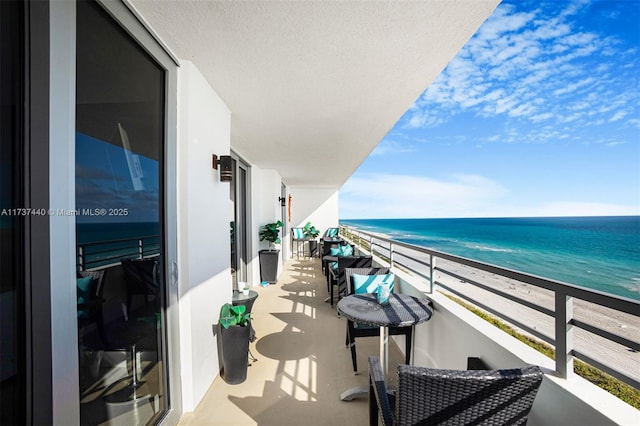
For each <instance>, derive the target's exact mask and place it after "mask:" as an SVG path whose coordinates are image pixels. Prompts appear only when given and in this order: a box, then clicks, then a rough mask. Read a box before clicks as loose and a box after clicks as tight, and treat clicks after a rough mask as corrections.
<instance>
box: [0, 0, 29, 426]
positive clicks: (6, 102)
mask: <svg viewBox="0 0 640 426" xmlns="http://www.w3.org/2000/svg"><path fill="white" fill-rule="evenodd" d="M23 8H24V4H23V3H22V2H18V1H0V47H1V50H0V54H1V56H0V330H1V331H0V425H11V424H23V423H25V422H26V416H25V415H26V371H25V358H26V356H25V339H26V335H25V323H24V310H23V307H24V290H25V289H24V276H23V270H24V260H23V257H22V253H23V251H24V244H23V241H24V240H23V235H24V234H23V225H24V218H23V216H22V214H21V213H22V212H21V210H20V208H21V207H23V206H24V202H23V197H22V191H23V189H24V185H23V179H22V173H23V170H22V167H21V164H22V152H23V146H24V135H23V126H24V117H23V102H24V96H23V90H22V88H23V86H24V84H23V74H24V60H23V57H24V48H23V46H24V38H23V34H24V27H23V22H24V14H23Z"/></svg>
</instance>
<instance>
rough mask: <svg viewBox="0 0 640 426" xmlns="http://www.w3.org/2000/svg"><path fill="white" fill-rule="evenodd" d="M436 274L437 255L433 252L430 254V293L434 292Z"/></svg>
mask: <svg viewBox="0 0 640 426" xmlns="http://www.w3.org/2000/svg"><path fill="white" fill-rule="evenodd" d="M435 274H436V257H435V256H434V255H432V254H430V255H429V293H433V283H434V281H435V280H436V279H435Z"/></svg>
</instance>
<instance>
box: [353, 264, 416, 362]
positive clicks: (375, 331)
mask: <svg viewBox="0 0 640 426" xmlns="http://www.w3.org/2000/svg"><path fill="white" fill-rule="evenodd" d="M344 271H345V279H346V281H347V284H348V293H347V294H353V293H354V292H355V291H354V285H353V280H352V276H353V275H354V274H357V275H385V274H388V273H389V268H346V269H345V270H344ZM389 335H392V336H399V335H402V336H405V362H406V363H407V364H409V363H410V360H411V341H412V338H413V327H389ZM374 336H378V337H379V336H380V327H376V326H371V325H367V324H361V323H358V322H353V321H351V320H347V337H346V344H347V345H348V346H349V347H350V348H351V362H352V364H353V372H354V373H356V372H357V371H358V361H357V357H356V338H358V337H374Z"/></svg>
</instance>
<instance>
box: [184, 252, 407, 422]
mask: <svg viewBox="0 0 640 426" xmlns="http://www.w3.org/2000/svg"><path fill="white" fill-rule="evenodd" d="M254 290H256V291H257V292H258V293H259V296H258V298H257V299H256V302H255V304H254V306H253V325H254V328H255V331H256V335H257V340H256V341H255V342H253V343H251V345H250V349H251V352H252V353H253V355H254V356H255V357H256V358H257V359H258V361H256V362H253V363H252V365H251V366H250V367H249V369H248V373H247V380H246V381H245V382H244V383H241V384H238V385H229V384H226V383H225V382H224V380H222V378H220V377H218V378H216V380H215V381H214V382H213V384H212V385H211V387H210V388H209V390H208V391H207V393H206V395H205V397H204V399H203V400H202V401H201V403H200V404H199V405H198V406H197V407H196V410H195V411H194V412H192V413H186V414H185V415H184V416H183V417H182V419H181V420H180V423H179V425H183V426H187V425H242V426H248V425H296V426H300V425H308V426H315V425H359V424H368V400H367V399H366V398H364V399H359V400H354V401H349V402H343V401H340V394H341V393H342V392H343V391H344V390H346V389H348V388H351V387H355V386H367V385H368V375H367V357H368V356H371V355H377V354H378V351H379V339H378V338H375V337H369V338H360V339H358V340H357V341H356V347H357V349H358V351H357V353H358V370H359V372H358V374H357V375H354V373H353V369H352V366H351V353H350V351H349V349H348V348H347V347H346V346H345V332H346V320H345V319H344V318H339V317H338V316H337V312H336V309H335V305H334V306H333V307H331V305H330V304H329V303H326V302H325V301H324V300H325V298H326V297H327V295H328V294H327V284H326V281H325V278H324V276H323V274H322V271H321V265H320V260H319V259H302V258H301V259H299V260H298V259H289V260H287V261H286V262H285V265H284V270H283V272H282V274H281V275H280V277H279V279H278V282H277V284H275V285H269V286H267V287H258V288H255V289H254ZM389 356H390V362H389V366H390V367H389V370H390V371H394V370H395V368H394V367H392V366H395V365H396V364H398V363H399V362H403V358H404V357H403V356H402V354H401V353H400V352H399V350H398V349H397V347H396V346H395V345H394V344H393V343H390V349H389Z"/></svg>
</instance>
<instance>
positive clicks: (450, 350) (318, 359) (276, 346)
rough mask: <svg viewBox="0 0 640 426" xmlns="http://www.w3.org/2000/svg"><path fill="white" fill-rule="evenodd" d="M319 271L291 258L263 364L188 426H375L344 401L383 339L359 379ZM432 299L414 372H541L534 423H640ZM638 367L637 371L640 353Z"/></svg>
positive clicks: (215, 392)
mask: <svg viewBox="0 0 640 426" xmlns="http://www.w3.org/2000/svg"><path fill="white" fill-rule="evenodd" d="M320 269H321V268H320V262H319V260H318V259H304V260H302V259H301V260H297V259H290V260H287V261H286V262H285V265H284V270H283V272H282V274H281V276H280V277H279V280H278V283H277V285H270V286H268V287H264V288H262V287H261V288H257V289H256V290H257V291H258V293H259V297H258V299H257V301H256V303H255V305H254V308H253V312H254V315H253V317H254V327H255V329H256V333H257V337H258V340H257V341H256V342H254V343H252V344H251V351H252V353H253V355H255V357H256V358H257V359H258V361H256V362H253V363H252V365H251V366H250V367H249V371H248V377H247V381H246V382H244V383H242V384H240V385H228V384H226V383H225V382H224V381H223V380H222V379H221V378H219V377H218V378H216V380H215V382H214V383H213V384H212V385H211V387H210V389H209V390H208V392H207V394H206V396H205V397H204V399H203V400H202V401H201V403H200V404H199V406H198V407H197V408H196V410H195V411H194V412H193V413H188V414H185V415H184V416H183V418H182V419H181V422H180V424H181V425H200V424H224V425H251V424H261V425H270V424H296V425H299V424H313V425H316V424H327V425H335V424H366V423H367V422H368V411H367V401H366V400H364V399H361V400H355V401H350V402H343V401H340V399H339V396H340V394H341V392H342V391H344V390H345V389H347V388H351V387H354V386H365V385H366V384H367V381H368V378H367V372H366V365H367V364H366V359H367V357H368V356H370V355H375V354H377V352H378V341H377V339H375V338H371V339H359V340H358V341H357V349H358V367H359V374H357V375H354V374H353V372H352V369H351V360H350V354H349V351H348V349H347V348H346V347H345V344H344V339H345V320H344V319H341V318H339V317H338V316H337V313H336V310H335V308H332V307H331V306H330V305H329V304H328V303H325V302H324V300H325V298H326V296H327V290H326V282H325V279H324V276H323V275H322V272H321V270H320ZM400 269H405V268H398V272H399V273H400V275H401V282H400V284H401V285H400V290H401V292H403V293H412V294H414V295H424V294H425V287H424V285H421V284H420V281H421V279H420V278H419V277H415V276H414V277H411V276H408V275H405V274H403V273H402V271H401V270H400ZM422 281H423V282H424V280H422ZM429 297H430V298H431V299H432V300H433V302H434V306H435V313H434V317H433V318H432V320H431V321H428V322H427V323H423V324H420V325H418V326H417V327H416V331H415V337H414V353H413V362H414V364H417V365H425V366H431V367H438V368H459V369H463V368H465V366H466V359H467V357H469V356H476V357H481V358H482V359H483V360H484V361H486V362H487V363H488V364H489V365H490V366H492V367H495V368H509V367H517V366H522V365H524V364H536V365H540V366H541V367H542V368H543V370H544V372H545V379H544V381H543V384H542V387H541V389H540V392H539V394H538V397H537V399H536V403H535V405H534V408H533V410H532V412H531V415H530V418H529V423H528V424H530V425H547V424H581V425H586V424H593V425H602V424H632V423H633V422H635V421H636V420H637V418H638V411H637V410H636V409H635V408H633V407H631V406H629V405H627V404H626V403H624V402H622V401H620V400H619V399H617V398H616V397H614V396H612V395H611V394H609V393H607V392H606V391H604V390H602V389H599V388H597V387H596V386H594V385H592V384H590V383H588V382H587V381H585V380H584V379H582V378H580V377H577V376H575V375H569V378H562V377H561V376H562V375H561V374H559V373H558V372H557V369H556V365H555V363H554V361H553V360H551V359H550V358H547V357H545V356H544V355H542V354H541V353H539V352H537V351H536V350H534V349H532V348H530V347H528V346H526V345H524V344H523V343H521V342H519V341H518V340H516V339H515V338H513V337H511V336H509V335H507V334H506V333H504V332H502V331H500V330H498V329H497V328H495V327H493V326H492V325H490V324H488V323H486V322H485V321H481V320H479V319H478V317H476V316H475V315H473V314H472V313H470V312H469V311H467V310H466V309H464V308H463V307H461V306H460V305H458V304H457V303H455V302H453V301H451V300H450V299H449V298H447V297H446V296H444V295H443V294H442V293H441V292H439V291H434V292H432V293H430V294H429ZM636 319H637V315H636ZM398 339H402V338H400V337H396V338H395V340H398ZM391 346H392V348H391V351H390V354H391V360H390V366H393V365H395V364H398V363H401V362H403V355H402V353H401V349H400V348H404V344H403V342H401V341H396V344H395V345H394V344H392V345H391ZM578 353H579V352H578ZM629 362H630V363H631V365H636V366H637V365H638V364H637V362H638V359H637V354H635V353H634V354H632V356H631V358H630V361H629ZM634 363H635V364H634ZM390 369H391V368H390ZM631 374H632V375H633V373H631Z"/></svg>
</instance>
